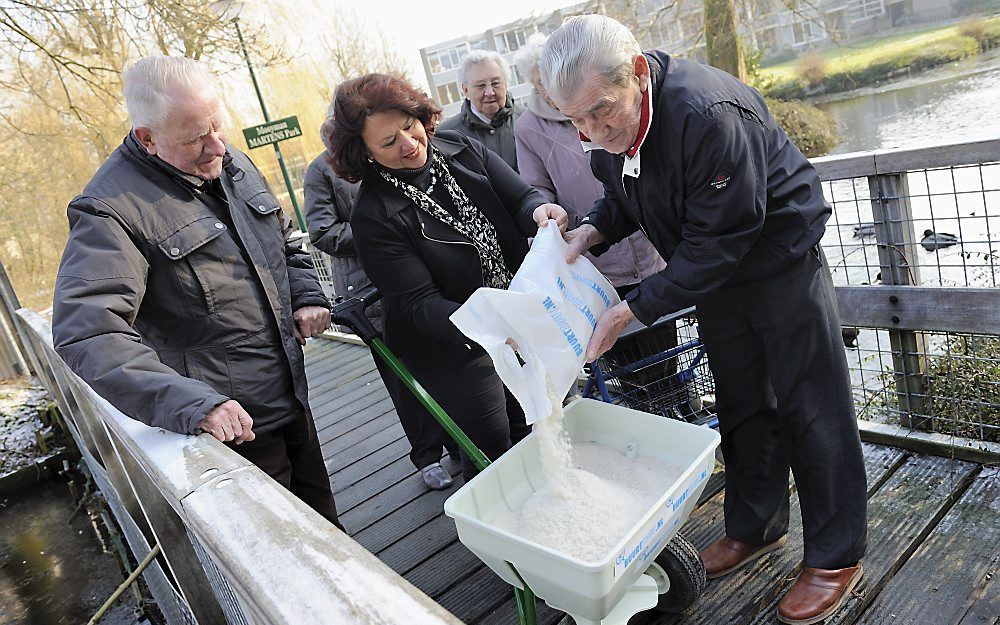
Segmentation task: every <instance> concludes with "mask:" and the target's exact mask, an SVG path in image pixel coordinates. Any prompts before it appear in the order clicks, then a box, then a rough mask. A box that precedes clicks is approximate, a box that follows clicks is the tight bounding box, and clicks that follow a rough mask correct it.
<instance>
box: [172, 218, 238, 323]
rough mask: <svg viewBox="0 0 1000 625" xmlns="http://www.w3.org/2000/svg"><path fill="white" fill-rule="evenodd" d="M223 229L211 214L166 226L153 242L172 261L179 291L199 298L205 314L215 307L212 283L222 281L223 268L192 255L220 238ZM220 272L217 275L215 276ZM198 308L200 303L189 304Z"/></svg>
mask: <svg viewBox="0 0 1000 625" xmlns="http://www.w3.org/2000/svg"><path fill="white" fill-rule="evenodd" d="M225 231H226V225H225V224H224V223H222V222H221V221H219V220H218V219H217V218H216V217H214V216H212V215H205V216H203V217H199V218H197V219H195V220H193V221H188V222H186V223H185V222H181V225H179V226H177V227H175V228H170V229H168V231H167V233H166V234H165V235H163V236H161V237H160V238H159V240H157V241H156V245H157V247H159V248H160V251H161V252H163V254H164V255H165V256H166V257H167V258H168V259H170V260H171V261H173V263H174V265H173V273H174V275H175V276H176V278H177V280H178V281H179V282H180V287H181V290H182V291H183V292H184V293H185V294H187V295H188V297H189V298H191V299H192V300H201V302H203V303H204V306H205V310H206V312H207V314H209V315H213V314H215V313H216V312H217V310H218V295H217V292H216V288H215V285H219V286H222V285H224V284H225V281H226V276H224V275H221V274H223V273H224V270H223V268H222V267H221V266H219V264H218V263H212V262H210V260H209V259H205V258H199V257H198V256H199V255H198V254H194V252H196V251H197V250H200V249H201V248H202V247H204V246H205V245H206V244H208V243H210V242H212V241H214V240H215V239H217V238H219V237H220V236H221V235H222V233H223V232H225ZM216 274H219V275H216ZM192 308H193V310H195V311H197V310H198V309H199V308H200V306H192Z"/></svg>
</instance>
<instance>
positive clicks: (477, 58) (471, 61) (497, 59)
mask: <svg viewBox="0 0 1000 625" xmlns="http://www.w3.org/2000/svg"><path fill="white" fill-rule="evenodd" d="M491 61H492V62H494V63H496V64H497V67H499V68H500V75H501V76H503V81H504V82H505V83H507V84H508V85H509V84H510V65H509V64H508V63H507V60H506V59H504V58H503V57H502V56H500V53H499V52H496V51H494V50H472V51H470V52H469V54H468V55H466V57H465V58H464V59H462V64H461V65H459V66H458V82H460V83H462V84H463V85H468V84H469V68H471V67H472V66H473V65H479V64H480V63H489V62H491Z"/></svg>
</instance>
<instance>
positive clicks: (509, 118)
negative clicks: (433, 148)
mask: <svg viewBox="0 0 1000 625" xmlns="http://www.w3.org/2000/svg"><path fill="white" fill-rule="evenodd" d="M523 110H524V109H523V108H521V106H520V105H518V104H515V103H514V99H513V98H512V97H511V96H510V94H507V103H506V104H505V105H504V107H503V108H502V109H500V110H499V111H498V112H497V114H496V115H495V116H494V117H493V119H491V120H490V123H488V124H487V123H486V122H484V121H483V120H481V119H480V118H479V117H478V116H476V114H475V113H473V112H472V103H471V102H469V100H466V101H465V102H464V103H463V104H462V108H461V109H459V111H458V112H457V113H455V114H454V115H452V116H451V117H449V118H448V119H446V120H444V121H443V122H441V125H439V126H438V130H454V131H456V132H460V133H462V134H463V135H465V136H466V137H472V138H473V139H475V140H477V141H479V142H480V143H482V144H483V145H484V146H486V147H487V148H489V149H490V150H492V151H494V152H496V153H497V154H499V155H500V158H502V159H503V160H504V161H505V162H506V163H507V164H508V165H510V167H511V169H513V170H514V171H517V146H516V145H515V143H514V122H515V121H517V118H518V117H520V115H521V111H523Z"/></svg>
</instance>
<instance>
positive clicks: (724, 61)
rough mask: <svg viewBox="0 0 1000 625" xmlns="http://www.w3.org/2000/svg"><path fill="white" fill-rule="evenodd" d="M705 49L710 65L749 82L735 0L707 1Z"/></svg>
mask: <svg viewBox="0 0 1000 625" xmlns="http://www.w3.org/2000/svg"><path fill="white" fill-rule="evenodd" d="M705 48H706V52H707V53H708V64H709V65H713V66H715V67H718V68H719V69H721V70H725V71H727V72H729V73H730V74H732V75H733V76H736V77H737V78H739V79H740V80H742V81H743V82H746V81H747V66H746V62H745V61H744V59H743V46H742V45H741V44H740V35H739V32H738V31H737V30H736V7H734V6H733V0H705Z"/></svg>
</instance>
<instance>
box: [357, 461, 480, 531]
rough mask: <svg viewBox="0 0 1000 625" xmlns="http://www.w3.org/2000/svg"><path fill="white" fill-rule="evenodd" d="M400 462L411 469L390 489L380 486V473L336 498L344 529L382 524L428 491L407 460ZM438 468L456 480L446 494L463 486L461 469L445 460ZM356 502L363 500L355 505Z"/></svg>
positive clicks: (456, 463)
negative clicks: (386, 518)
mask: <svg viewBox="0 0 1000 625" xmlns="http://www.w3.org/2000/svg"><path fill="white" fill-rule="evenodd" d="M403 461H405V463H406V465H407V466H408V467H409V470H410V473H409V475H408V476H407V477H405V478H404V479H402V480H400V481H397V482H396V483H394V484H392V485H390V486H383V485H382V484H383V482H382V481H381V480H378V479H376V478H379V477H382V476H383V471H382V470H380V471H378V472H376V473H375V474H372V475H371V476H368V477H367V478H365V479H364V480H361V481H360V482H358V483H357V484H352V485H351V486H350V487H348V488H346V489H344V491H343V492H342V493H340V494H339V495H337V505H338V506H339V505H340V502H341V501H342V500H343V502H344V510H345V511H346V512H345V513H343V514H341V521H343V523H344V525H345V526H346V527H348V528H349V529H352V531H353V529H354V528H357V530H358V531H360V530H361V529H364V528H366V527H368V526H369V525H372V524H374V523H377V522H379V521H381V520H382V519H384V518H385V517H386V516H388V515H389V514H391V513H393V512H395V511H396V510H398V509H400V508H402V507H403V506H405V505H407V504H409V503H410V502H411V501H413V500H415V499H417V498H418V497H420V496H422V495H423V494H424V493H426V492H427V486H426V485H425V484H424V480H423V478H422V477H420V475H419V474H418V473H417V471H416V469H414V467H413V465H412V464H410V459H409V458H404V459H403ZM393 464H395V463H393ZM441 466H442V467H443V468H444V469H445V470H446V471H448V473H449V474H451V476H452V478H453V479H454V481H455V485H453V486H452V487H451V488H450V489H449V490H447V491H445V492H446V493H448V494H449V495H450V494H452V493H454V492H455V490H456V489H457V488H458V487H460V486H461V484H462V480H461V477H460V475H461V473H462V467H461V465H460V464H459V463H458V462H454V461H451V460H448V459H443V460H442V462H441ZM386 468H387V467H386ZM358 499H361V500H362V501H361V502H360V503H355V502H356V501H357V500H358Z"/></svg>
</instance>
